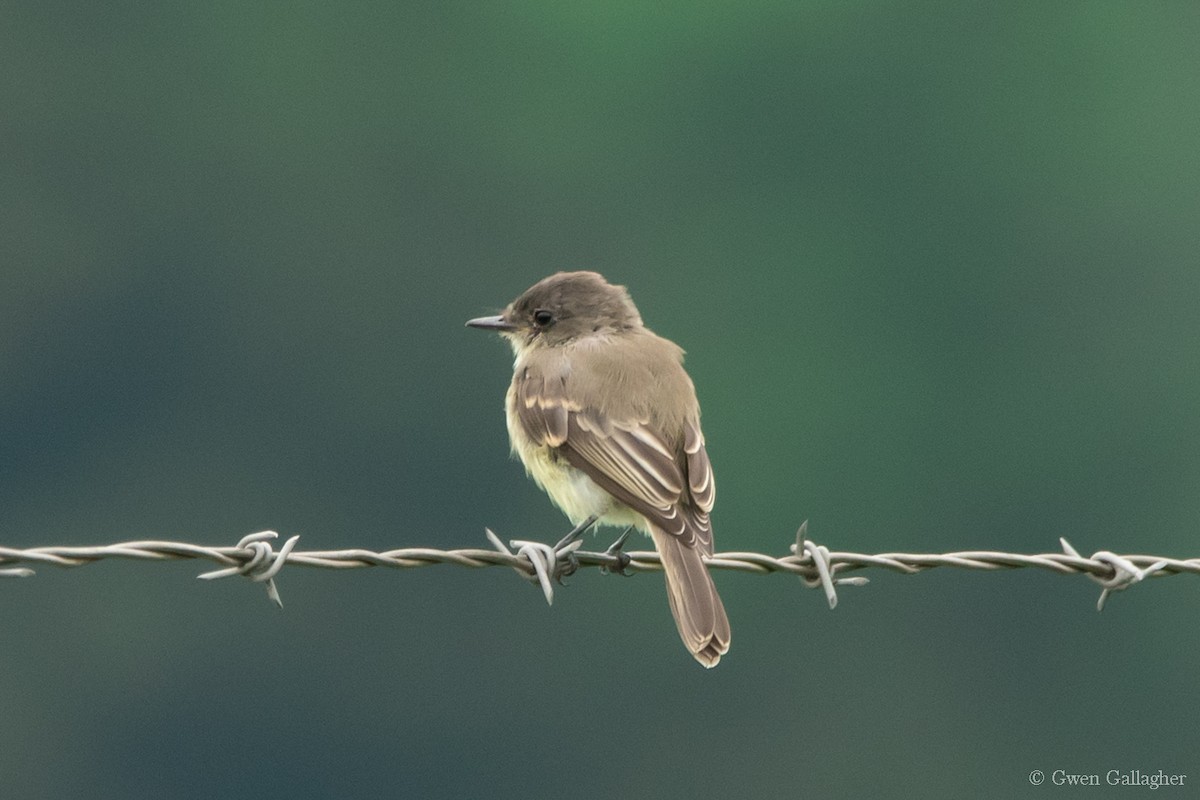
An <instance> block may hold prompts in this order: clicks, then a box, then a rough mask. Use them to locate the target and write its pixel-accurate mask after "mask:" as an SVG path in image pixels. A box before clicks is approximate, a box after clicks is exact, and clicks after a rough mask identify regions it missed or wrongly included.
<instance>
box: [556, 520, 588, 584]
mask: <svg viewBox="0 0 1200 800" xmlns="http://www.w3.org/2000/svg"><path fill="white" fill-rule="evenodd" d="M595 524H596V518H595V517H588V518H587V519H585V520H584V521H583V522H581V523H579V524H578V525H576V526H575V527H574V528H572V529H571V530H570V532H569V533H567V535H566V536H564V537H563V538H562V539H559V541H558V544H556V545H554V552H555V553H556V554H558V558H557V559H556V560H557V562H558V564H557V567H556V569H555V571H554V579H555V580H556V581H558V583H559V585H560V586H565V585H566V584H564V583H563V578H565V577H567V576H568V575H572V574H574V572H575V570H577V569H579V559H578V558H577V557H576V556H575V550H576V548H574V547H571V548H569V549H568V545H570V544H571V543H572V542H574V541H575V540H576V539H578V538H579V537H580V536H583V534H585V533H587V529H588V528H590V527H592V526H593V525H595ZM564 550H565V552H564Z"/></svg>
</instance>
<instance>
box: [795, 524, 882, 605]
mask: <svg viewBox="0 0 1200 800" xmlns="http://www.w3.org/2000/svg"><path fill="white" fill-rule="evenodd" d="M790 549H791V551H792V552H793V553H794V554H795V555H796V558H798V559H800V560H801V562H803V561H805V560H808V561H811V562H812V563H813V566H814V567H816V570H817V577H815V578H809V577H806V576H804V575H801V576H800V580H802V581H804V585H805V586H807V587H808V588H810V589H815V588H816V587H818V586H820V587H822V588H823V589H824V590H825V600H826V601H827V602H828V603H829V610H830V611H832V610H833V609H835V608H837V604H838V596H837V589H836V588H835V587H837V586H863V585H865V584H867V583H868V582H869V581H868V579H867V578H864V577H861V576H859V577H852V578H835V577H833V576H834V572H835V569H836V568H835V567H834V566H833V565H832V564H831V563H830V558H829V548H828V547H826V546H825V545H820V544H817V543H816V542H814V541H812V540H811V539H809V538H808V520H804V522H802V523H800V530H798V531H796V543H795V544H793V545H791V546H790Z"/></svg>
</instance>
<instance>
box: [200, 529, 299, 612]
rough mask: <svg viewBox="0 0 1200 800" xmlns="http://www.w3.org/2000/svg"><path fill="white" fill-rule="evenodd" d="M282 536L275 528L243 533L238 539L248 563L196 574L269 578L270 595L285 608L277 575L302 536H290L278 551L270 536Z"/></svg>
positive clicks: (210, 577) (204, 578) (207, 577)
mask: <svg viewBox="0 0 1200 800" xmlns="http://www.w3.org/2000/svg"><path fill="white" fill-rule="evenodd" d="M278 537H279V534H278V533H276V532H275V531H260V532H259V533H252V534H250V535H249V536H243V537H242V540H241V541H240V542H238V543H237V549H238V550H240V551H242V552H243V553H245V554H246V561H245V562H244V563H242V564H241V565H239V566H236V567H229V568H227V569H215V570H213V571H212V572H204V573H201V574H200V575H197V576H196V577H197V578H199V579H200V580H202V581H211V580H214V579H216V578H228V577H229V576H230V575H245V576H246V577H247V578H249V579H250V580H252V581H254V582H256V583H259V582H262V581H266V583H267V597H268V598H270V600H271V602H272V603H274V604H275V605H277V606H279V607H280V608H283V600H282V599H280V597H279V588H278V587H277V586H276V585H275V576H276V575H278V574H279V570H281V569H283V565H284V564H286V563H287V558H288V554H289V553H291V552H292V549H293V548H294V547H295V546H296V542H298V541H299V540H300V537H299V536H293V537H292V538H290V539H288V540H287V541H286V542H284V543H283V547H281V548H279V552H278V553H276V552H275V551H274V550H272V549H271V542H270V540H271V539H276V538H278Z"/></svg>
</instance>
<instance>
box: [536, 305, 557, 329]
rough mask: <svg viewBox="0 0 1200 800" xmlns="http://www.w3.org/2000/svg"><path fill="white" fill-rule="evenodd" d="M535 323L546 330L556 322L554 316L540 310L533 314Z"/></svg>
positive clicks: (544, 310) (542, 309)
mask: <svg viewBox="0 0 1200 800" xmlns="http://www.w3.org/2000/svg"><path fill="white" fill-rule="evenodd" d="M533 321H534V322H536V323H537V324H538V325H541V326H542V327H543V328H544V327H546V326H547V325H549V324H550V323H551V322H554V314H553V313H551V312H550V311H547V310H546V309H544V308H539V309H538V310H537V311H534V312H533Z"/></svg>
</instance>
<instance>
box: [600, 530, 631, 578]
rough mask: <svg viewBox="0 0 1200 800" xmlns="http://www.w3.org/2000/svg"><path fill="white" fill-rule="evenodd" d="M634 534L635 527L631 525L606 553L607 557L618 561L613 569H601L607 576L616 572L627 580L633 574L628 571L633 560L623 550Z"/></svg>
mask: <svg viewBox="0 0 1200 800" xmlns="http://www.w3.org/2000/svg"><path fill="white" fill-rule="evenodd" d="M632 532H633V526H632V525H630V526H629V527H628V528H626V529H625V532H624V533H622V534H621V535H620V536H618V537H617V540H616V541H615V542H613V543H612V544H610V545H609V546H608V549H607V550H605V551H604V554H605V555H606V556H613V557H614V558H615V559H616V565H615V566H612V567H609V566H603V567H600V571H601V572H603V573H605V574H606V575H607V574H609V573H613V572H615V573H616V574H618V575H624V576H625V577H626V578H628V577H629V576H630V575H632V574H633V573H632V572H627V571H626V570H627V568H628V567H629V565H630V563H631V562H632V561H633V559H632V558H630V557H629V554H628V553H626V552H625V551H624V550H622V549H621V548H622V547H624V546H625V540H626V539H628V538H629V534H631V533H632Z"/></svg>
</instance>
